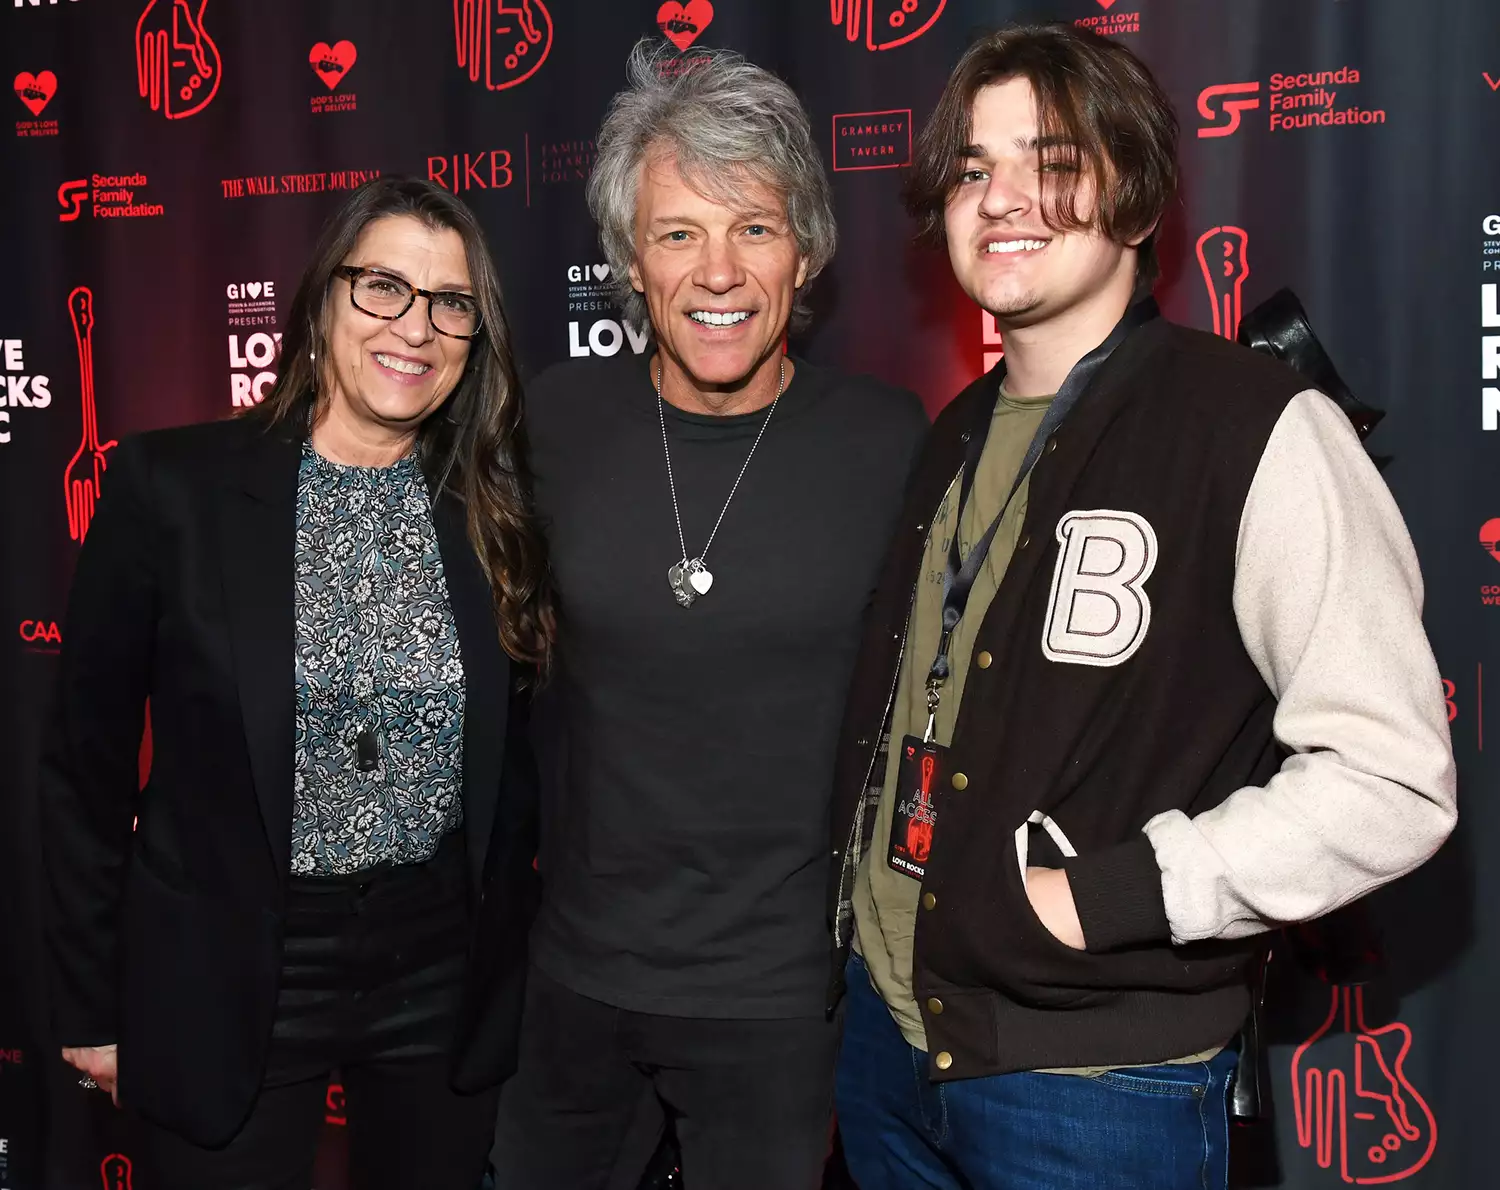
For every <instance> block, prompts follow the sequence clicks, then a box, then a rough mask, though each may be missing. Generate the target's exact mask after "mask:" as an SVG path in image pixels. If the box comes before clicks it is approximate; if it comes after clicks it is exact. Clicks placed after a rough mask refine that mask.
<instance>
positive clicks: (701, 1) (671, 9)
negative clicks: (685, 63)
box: [656, 0, 714, 53]
mask: <svg viewBox="0 0 1500 1190" xmlns="http://www.w3.org/2000/svg"><path fill="white" fill-rule="evenodd" d="M713 19H714V6H713V5H712V4H710V3H709V2H708V0H688V2H687V3H686V4H683V3H681V0H667V2H666V3H665V4H663V5H662V6H661V7H660V8H658V9H657V10H656V27H657V28H658V29H660V30H661V35H662V36H663V37H665V38H666V39H667V40H668V41H670V42H671V43H672V44H673V45H675V46H676V47H677V49H678V52H679V53H681V52H685V51H686V50H687V48H688V46H690V45H692V44H693V42H695V41H697V40H698V35H699V34H700V33H702V32H703V30H705V29H707V28H708V27H709V25H710V24H712V23H713Z"/></svg>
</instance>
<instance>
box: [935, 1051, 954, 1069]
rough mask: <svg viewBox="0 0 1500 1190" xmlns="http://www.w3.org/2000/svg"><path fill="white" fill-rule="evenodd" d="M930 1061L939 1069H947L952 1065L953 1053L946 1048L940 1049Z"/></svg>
mask: <svg viewBox="0 0 1500 1190" xmlns="http://www.w3.org/2000/svg"><path fill="white" fill-rule="evenodd" d="M932 1062H933V1065H935V1066H936V1067H937V1068H938V1069H939V1070H947V1069H948V1067H950V1066H952V1065H953V1055H952V1054H950V1053H949V1052H948V1051H947V1050H942V1051H941V1052H940V1053H939V1054H938V1056H937V1057H936V1058H934V1059H933V1060H932Z"/></svg>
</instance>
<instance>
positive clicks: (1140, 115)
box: [905, 22, 1178, 291]
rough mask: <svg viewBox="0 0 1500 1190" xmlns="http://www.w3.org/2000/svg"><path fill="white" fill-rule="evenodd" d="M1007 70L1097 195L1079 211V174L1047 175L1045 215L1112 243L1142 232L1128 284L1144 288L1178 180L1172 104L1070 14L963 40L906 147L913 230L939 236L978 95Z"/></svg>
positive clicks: (927, 237)
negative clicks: (1021, 82) (1025, 87)
mask: <svg viewBox="0 0 1500 1190" xmlns="http://www.w3.org/2000/svg"><path fill="white" fill-rule="evenodd" d="M1013 78H1024V79H1025V80H1026V81H1027V82H1029V83H1030V84H1031V90H1032V93H1033V94H1034V95H1035V96H1036V106H1037V122H1038V124H1039V125H1040V127H1039V128H1038V129H1037V131H1038V132H1039V133H1040V134H1041V136H1042V137H1043V138H1046V139H1049V140H1052V141H1054V142H1055V143H1057V144H1058V145H1060V146H1063V147H1064V149H1065V151H1067V152H1070V153H1072V154H1073V155H1074V157H1075V158H1076V159H1077V161H1078V163H1079V165H1080V166H1081V167H1082V170H1083V172H1086V173H1087V175H1088V176H1089V177H1090V179H1091V180H1092V182H1093V190H1094V194H1095V195H1096V202H1097V209H1096V210H1095V211H1094V212H1092V213H1083V212H1080V211H1079V210H1078V207H1077V202H1076V188H1077V183H1078V178H1079V176H1080V175H1079V174H1072V175H1053V174H1048V175H1045V180H1046V186H1047V188H1046V190H1045V191H1044V192H1043V196H1042V218H1043V221H1044V222H1045V223H1046V224H1047V226H1048V227H1052V228H1059V229H1064V230H1068V231H1082V230H1084V229H1087V228H1089V227H1093V226H1097V227H1098V228H1099V230H1100V232H1101V233H1102V234H1103V235H1104V236H1106V237H1107V238H1109V239H1111V240H1114V241H1116V242H1117V243H1125V242H1126V241H1128V240H1130V239H1133V238H1134V237H1135V236H1138V235H1141V234H1142V233H1146V238H1145V239H1144V240H1143V241H1142V242H1141V244H1140V246H1139V247H1138V248H1137V249H1136V284H1137V290H1138V291H1140V290H1143V289H1147V288H1149V287H1150V285H1151V283H1152V282H1154V281H1155V280H1156V277H1157V274H1158V272H1159V270H1160V266H1159V264H1158V263H1157V257H1156V235H1157V231H1158V230H1159V227H1160V221H1161V218H1162V216H1163V215H1164V214H1165V213H1166V210H1167V205H1168V203H1169V202H1171V199H1172V196H1173V194H1174V193H1176V190H1177V177H1178V165H1177V115H1176V113H1175V112H1174V111H1173V110H1172V101H1171V100H1170V99H1169V98H1168V97H1167V94H1166V92H1165V91H1163V90H1162V89H1161V87H1160V85H1158V83H1157V81H1156V79H1155V78H1153V77H1152V75H1151V71H1150V70H1149V69H1147V67H1146V64H1145V63H1144V62H1142V61H1141V60H1140V59H1139V58H1137V57H1136V56H1135V55H1134V54H1133V53H1131V52H1130V50H1128V49H1126V48H1125V46H1124V45H1122V44H1121V43H1120V42H1119V41H1118V40H1117V39H1115V38H1113V37H1102V36H1100V35H1099V34H1097V33H1090V32H1088V31H1087V30H1084V29H1078V28H1075V27H1074V26H1072V25H1070V24H1068V23H1066V22H1056V23H1049V24H1031V25H1011V26H1009V27H1007V28H1003V29H1000V30H998V31H996V32H993V33H987V34H985V35H984V36H982V37H980V38H979V39H978V40H976V41H975V42H974V43H973V44H972V45H971V46H969V48H968V49H967V50H966V51H964V55H963V57H962V58H960V59H959V62H958V65H957V66H956V67H954V69H953V73H952V75H950V76H949V78H948V83H947V85H946V86H945V87H944V88H943V94H942V96H941V97H940V98H939V99H938V102H937V107H936V108H935V109H934V111H933V113H932V117H931V118H930V119H929V120H928V121H927V124H926V126H925V127H924V128H923V129H922V131H921V134H920V135H919V136H918V138H917V143H916V145H915V146H914V147H913V155H912V168H911V171H910V172H909V174H908V175H907V179H906V187H905V199H906V209H907V211H908V212H909V213H910V214H911V215H913V216H914V217H915V218H916V220H917V224H918V238H919V239H921V240H923V241H925V242H927V243H929V244H936V245H941V244H942V242H943V239H944V227H943V216H944V212H945V210H946V208H947V205H948V199H949V198H950V197H951V196H952V194H953V191H954V188H955V187H956V186H957V185H958V179H959V174H960V171H961V169H962V168H963V161H964V158H965V157H966V156H967V155H968V150H969V148H970V142H971V140H972V139H973V112H974V97H975V96H976V95H978V94H979V92H980V91H981V90H983V89H984V88H985V87H988V86H990V85H991V84H992V83H1003V82H1005V81H1007V80H1008V79H1013Z"/></svg>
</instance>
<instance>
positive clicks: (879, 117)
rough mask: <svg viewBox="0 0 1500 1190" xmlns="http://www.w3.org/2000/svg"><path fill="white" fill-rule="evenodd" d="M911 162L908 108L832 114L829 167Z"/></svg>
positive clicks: (873, 166)
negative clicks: (830, 160)
mask: <svg viewBox="0 0 1500 1190" xmlns="http://www.w3.org/2000/svg"><path fill="white" fill-rule="evenodd" d="M910 164H911V109H910V108H904V107H903V108H893V109H891V110H889V111H883V112H849V113H847V114H845V115H836V116H834V117H833V168H834V172H835V173H838V172H841V171H844V170H858V169H898V168H899V167H901V166H903V165H910Z"/></svg>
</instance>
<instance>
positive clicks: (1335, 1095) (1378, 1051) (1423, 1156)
mask: <svg viewBox="0 0 1500 1190" xmlns="http://www.w3.org/2000/svg"><path fill="white" fill-rule="evenodd" d="M1329 1000H1330V1002H1329V1007H1328V1016H1327V1018H1326V1019H1325V1020H1324V1021H1323V1023H1322V1024H1321V1025H1319V1026H1318V1028H1317V1030H1316V1031H1315V1032H1314V1033H1313V1035H1312V1036H1311V1037H1309V1038H1308V1039H1307V1040H1306V1041H1304V1042H1303V1043H1302V1044H1301V1045H1299V1046H1298V1047H1297V1049H1296V1052H1295V1053H1293V1054H1292V1108H1293V1112H1294V1114H1295V1116H1296V1120H1297V1143H1298V1144H1299V1145H1300V1146H1301V1147H1302V1148H1304V1149H1312V1150H1313V1153H1314V1154H1315V1156H1316V1157H1317V1162H1318V1165H1319V1166H1320V1167H1321V1168H1323V1169H1332V1168H1334V1167H1335V1164H1334V1163H1335V1162H1337V1169H1338V1172H1339V1177H1341V1178H1342V1179H1343V1180H1344V1181H1345V1182H1349V1183H1352V1184H1355V1185H1360V1186H1375V1185H1380V1184H1382V1183H1385V1182H1399V1181H1401V1180H1403V1179H1404V1178H1409V1177H1411V1176H1412V1174H1414V1173H1416V1172H1417V1171H1418V1170H1419V1169H1421V1168H1422V1167H1423V1166H1424V1165H1426V1164H1427V1162H1428V1161H1429V1160H1431V1158H1432V1153H1433V1150H1434V1149H1436V1148H1437V1120H1435V1119H1434V1118H1433V1115H1432V1109H1431V1108H1430V1107H1428V1106H1427V1101H1426V1100H1424V1099H1423V1098H1422V1096H1421V1095H1419V1094H1418V1093H1417V1090H1416V1088H1415V1087H1413V1086H1412V1085H1411V1083H1410V1082H1409V1081H1408V1080H1407V1077H1406V1071H1405V1064H1406V1057H1407V1055H1408V1054H1409V1053H1411V1043H1412V1036H1411V1029H1410V1028H1408V1027H1407V1026H1406V1025H1403V1024H1401V1022H1399V1021H1393V1022H1392V1023H1391V1024H1389V1025H1382V1026H1381V1027H1380V1028H1378V1029H1372V1028H1370V1026H1369V1024H1368V1023H1367V1022H1366V1021H1365V1001H1364V989H1363V988H1361V987H1353V988H1351V987H1346V986H1342V985H1339V984H1335V985H1333V986H1332V987H1331V988H1329ZM1340 1018H1342V1025H1341V1027H1340V1029H1339V1030H1338V1031H1335V1024H1336V1022H1338V1021H1339V1020H1340ZM1320 1043H1321V1044H1320ZM1315 1045H1316V1046H1318V1052H1317V1054H1316V1064H1314V1062H1315V1056H1314V1055H1313V1054H1311V1053H1310V1052H1309V1051H1310V1050H1311V1049H1312V1047H1313V1046H1315Z"/></svg>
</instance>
